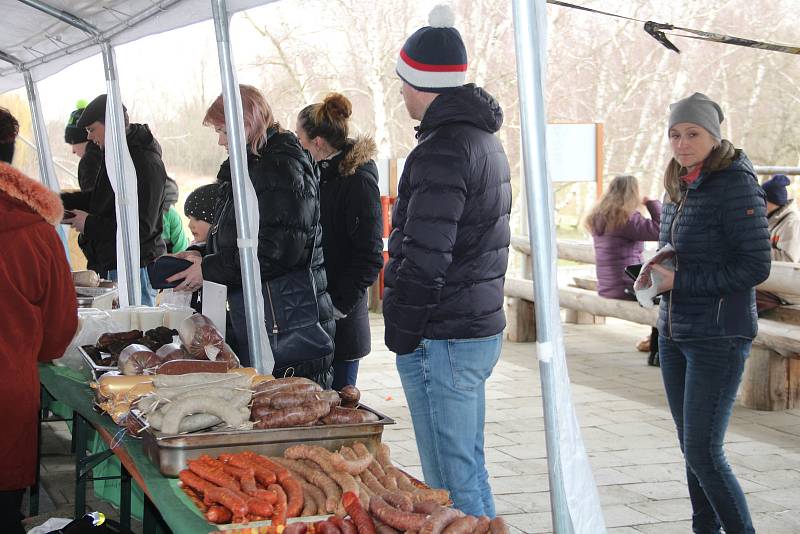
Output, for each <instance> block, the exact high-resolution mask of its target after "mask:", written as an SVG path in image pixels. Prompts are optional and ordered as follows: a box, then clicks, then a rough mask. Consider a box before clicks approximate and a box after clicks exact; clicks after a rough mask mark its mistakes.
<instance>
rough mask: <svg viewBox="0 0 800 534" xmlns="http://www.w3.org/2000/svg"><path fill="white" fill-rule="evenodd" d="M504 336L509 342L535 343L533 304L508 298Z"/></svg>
mask: <svg viewBox="0 0 800 534" xmlns="http://www.w3.org/2000/svg"><path fill="white" fill-rule="evenodd" d="M506 335H507V337H508V340H509V341H514V342H517V343H525V342H528V341H536V315H535V312H534V308H533V302H530V301H528V300H522V299H520V298H509V299H508V300H507V306H506Z"/></svg>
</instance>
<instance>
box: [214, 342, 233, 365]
mask: <svg viewBox="0 0 800 534" xmlns="http://www.w3.org/2000/svg"><path fill="white" fill-rule="evenodd" d="M209 359H213V360H214V361H215V362H225V364H226V365H227V366H228V369H236V368H238V367H239V357H238V356H236V354H234V352H233V349H231V347H230V345H228V344H227V343H225V346H224V348H223V349H222V351H221V352H220V353H219V354H217V356H216V358H209Z"/></svg>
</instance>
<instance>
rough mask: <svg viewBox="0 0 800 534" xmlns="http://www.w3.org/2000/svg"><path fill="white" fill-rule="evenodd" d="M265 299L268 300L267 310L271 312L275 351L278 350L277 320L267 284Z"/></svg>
mask: <svg viewBox="0 0 800 534" xmlns="http://www.w3.org/2000/svg"><path fill="white" fill-rule="evenodd" d="M267 298H268V300H269V310H270V311H271V312H272V335H273V336H275V350H278V320H277V319H276V318H275V307H274V306H273V305H272V291H271V290H270V288H269V282H267Z"/></svg>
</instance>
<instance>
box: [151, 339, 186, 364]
mask: <svg viewBox="0 0 800 534" xmlns="http://www.w3.org/2000/svg"><path fill="white" fill-rule="evenodd" d="M156 356H158V359H159V360H161V362H162V363H164V362H170V361H172V360H189V359H192V356H191V355H190V354H189V353H188V352H186V350H185V349H184V348H183V347H182V346H180V344H178V343H167V344H166V345H161V347H160V348H159V349H158V350H157V351H156Z"/></svg>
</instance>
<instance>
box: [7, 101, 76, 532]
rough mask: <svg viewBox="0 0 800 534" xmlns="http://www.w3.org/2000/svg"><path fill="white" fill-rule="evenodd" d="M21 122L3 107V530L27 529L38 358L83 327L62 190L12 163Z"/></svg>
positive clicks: (53, 352)
mask: <svg viewBox="0 0 800 534" xmlns="http://www.w3.org/2000/svg"><path fill="white" fill-rule="evenodd" d="M18 132H19V125H18V123H17V121H16V120H15V119H14V117H13V116H12V115H11V114H10V113H9V112H8V110H6V109H4V108H0V243H2V244H3V247H2V248H3V253H2V254H0V293H1V294H2V295H3V297H2V298H0V369H2V370H3V379H2V381H1V382H0V384H1V385H0V406H2V407H3V418H4V419H3V423H4V428H5V431H4V432H0V473H2V476H0V532H3V533H17V532H21V533H24V532H25V529H24V528H23V526H22V518H23V515H22V513H21V507H22V497H23V495H24V493H25V488H27V487H28V486H30V485H32V484H33V482H34V478H35V473H36V450H37V445H36V443H37V439H36V433H37V432H38V411H39V371H38V367H37V363H38V362H44V361H49V360H53V359H55V358H59V357H61V355H62V354H63V353H64V350H65V349H66V348H67V345H69V342H70V340H72V336H73V335H74V334H75V330H76V328H77V326H78V313H77V300H76V297H75V287H74V285H73V284H72V275H71V272H70V267H69V263H67V257H66V254H65V253H64V247H63V245H62V244H61V240H60V239H59V237H58V234H56V231H55V225H57V224H59V223H60V222H61V219H62V217H63V215H64V208H63V206H62V205H61V199H60V198H59V196H58V195H57V194H55V193H53V192H52V191H50V190H49V189H47V188H46V187H44V186H43V185H42V184H40V183H39V182H36V181H34V180H32V179H30V178H28V177H27V176H25V175H24V174H23V173H21V172H20V171H18V170H17V169H15V168H13V167H12V166H11V165H9V163H11V159H12V158H13V156H14V141H15V139H16V136H17V133H18Z"/></svg>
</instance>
